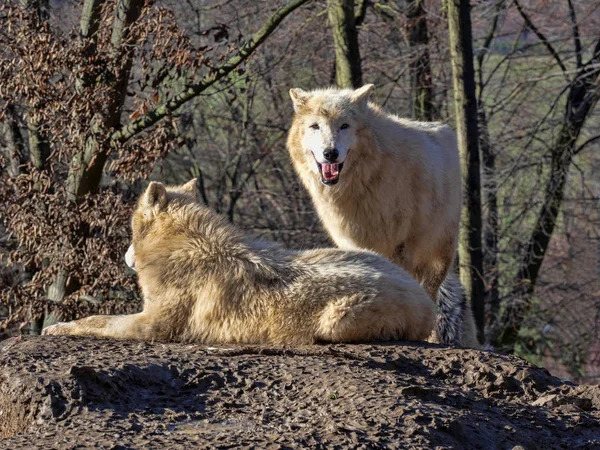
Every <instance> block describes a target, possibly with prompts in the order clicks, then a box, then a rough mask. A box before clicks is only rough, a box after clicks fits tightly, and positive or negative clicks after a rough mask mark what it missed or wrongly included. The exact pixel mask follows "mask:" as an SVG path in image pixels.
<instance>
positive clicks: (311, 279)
mask: <svg viewBox="0 0 600 450" xmlns="http://www.w3.org/2000/svg"><path fill="white" fill-rule="evenodd" d="M194 185H195V180H192V181H191V182H190V183H188V184H185V185H183V186H179V187H174V188H167V187H165V186H163V185H162V184H160V183H155V182H152V183H150V185H149V186H148V188H147V190H146V192H145V193H144V194H143V195H142V196H141V198H140V200H139V203H138V206H137V209H136V210H135V212H134V213H133V218H132V228H133V233H132V235H133V239H132V247H131V249H130V251H128V252H127V261H128V263H129V264H131V265H134V266H135V269H136V270H137V274H138V279H139V284H140V287H141V290H142V292H143V295H144V308H143V311H142V312H141V313H139V314H133V315H123V316H92V317H88V318H86V319H81V320H77V321H74V322H68V323H59V324H56V325H53V326H51V327H49V328H46V329H45V330H44V334H71V335H90V336H101V337H113V338H131V339H143V340H158V341H183V342H197V343H211V344H214V343H246V344H251V343H254V344H258V343H263V344H264V343H268V344H289V345H294V344H296V345H297V344H312V343H315V342H320V341H323V342H355V341H367V340H392V339H407V340H424V339H426V338H427V336H428V335H429V334H430V332H431V330H432V329H433V327H434V321H435V313H434V308H433V304H432V303H431V301H430V300H429V296H428V295H427V293H426V292H425V290H424V289H423V288H422V287H421V286H420V285H419V283H417V282H416V281H415V280H414V279H413V278H412V277H411V276H410V275H409V274H408V273H407V272H405V271H404V270H403V269H401V268H399V267H397V266H396V265H394V264H392V263H391V262H389V261H388V260H386V259H385V258H383V257H381V256H379V255H377V254H375V253H372V252H368V251H343V250H339V249H320V250H312V251H304V252H297V251H291V250H286V249H283V248H281V247H279V246H277V245H275V244H270V243H265V242H262V241H258V240H253V239H249V238H247V237H246V236H244V235H243V234H242V233H241V232H240V231H238V230H237V229H236V228H234V227H233V226H231V225H230V224H229V223H228V222H227V221H226V220H225V218H223V217H221V216H219V215H218V214H216V213H214V212H213V211H211V210H209V209H208V208H206V207H204V206H202V205H201V204H199V203H198V202H197V199H196V198H195V196H194V192H195V190H194Z"/></svg>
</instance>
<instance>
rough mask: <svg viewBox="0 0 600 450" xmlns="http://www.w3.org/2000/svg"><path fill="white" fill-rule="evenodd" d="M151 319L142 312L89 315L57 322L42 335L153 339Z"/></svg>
mask: <svg viewBox="0 0 600 450" xmlns="http://www.w3.org/2000/svg"><path fill="white" fill-rule="evenodd" d="M153 330H154V326H153V321H151V320H150V318H149V317H148V316H147V315H145V314H144V313H139V314H131V315H126V316H91V317H86V318H85V319H80V320H74V321H73V322H59V323H57V324H55V325H51V326H49V327H48V328H44V330H42V334H43V335H71V336H95V337H108V338H116V339H139V340H150V339H153V338H154V336H153V334H154V333H153Z"/></svg>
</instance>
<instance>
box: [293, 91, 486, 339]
mask: <svg viewBox="0 0 600 450" xmlns="http://www.w3.org/2000/svg"><path fill="white" fill-rule="evenodd" d="M372 87H373V85H372V84H369V85H366V86H364V87H362V88H360V89H357V90H348V89H343V90H342V89H335V88H330V89H319V90H315V91H311V92H306V91H304V90H302V89H291V90H290V96H291V98H292V101H293V103H294V119H293V122H292V127H291V129H290V132H289V135H288V141H287V146H288V150H289V152H290V155H291V158H292V162H293V165H294V168H295V169H296V171H297V173H298V175H299V176H300V179H301V180H302V183H303V184H304V186H305V187H306V188H307V189H308V191H309V193H310V195H311V196H312V199H313V202H314V204H315V207H316V209H317V212H318V214H319V216H320V218H321V221H322V222H323V225H324V226H325V228H326V229H327V231H328V233H329V235H330V236H331V238H332V239H333V241H334V242H335V243H336V245H337V246H338V247H340V248H342V249H359V248H362V249H369V250H372V251H375V252H377V253H379V254H381V255H383V256H385V257H387V258H389V259H390V260H391V261H392V262H394V263H396V264H398V265H399V266H401V267H403V268H404V269H406V270H407V271H408V272H410V273H411V274H412V275H413V276H414V277H415V278H416V279H417V280H418V281H419V282H420V283H421V284H422V285H423V287H424V288H425V290H426V291H427V292H428V293H429V295H430V297H431V298H432V299H437V304H438V326H437V331H438V336H437V337H436V338H434V340H440V341H442V342H444V343H447V344H455V345H464V346H474V345H476V338H475V334H474V333H475V331H474V323H473V315H472V312H471V310H470V307H469V305H468V302H466V301H465V298H464V295H463V294H462V289H461V286H460V283H459V282H458V280H456V279H449V280H448V281H446V282H445V286H444V289H442V290H441V291H440V286H441V285H442V282H443V281H444V279H445V278H446V276H447V275H448V273H449V271H450V269H451V267H452V264H453V261H454V258H455V252H456V247H457V239H458V230H459V228H458V227H459V221H460V210H461V201H462V194H461V178H460V161H459V155H458V150H457V146H456V138H455V135H454V133H453V131H452V130H451V129H450V128H449V127H447V126H446V125H443V124H440V123H425V122H413V121H409V120H406V119H401V118H399V117H396V116H393V115H390V114H387V113H386V112H384V111H383V110H382V109H381V108H380V107H378V106H377V105H374V104H373V103H370V102H368V101H367V100H368V95H369V92H370V91H371V88H372Z"/></svg>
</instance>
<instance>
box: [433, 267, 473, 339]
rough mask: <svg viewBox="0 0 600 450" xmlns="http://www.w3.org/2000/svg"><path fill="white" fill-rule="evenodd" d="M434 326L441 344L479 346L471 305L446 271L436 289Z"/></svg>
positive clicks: (456, 280) (452, 275) (462, 290)
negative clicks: (444, 276)
mask: <svg viewBox="0 0 600 450" xmlns="http://www.w3.org/2000/svg"><path fill="white" fill-rule="evenodd" d="M436 328H437V332H438V335H439V339H440V342H441V343H442V344H446V345H452V346H456V347H471V348H478V347H480V345H479V342H478V341H477V336H476V330H475V321H474V320H473V312H472V311H471V306H470V305H469V302H468V300H467V297H466V295H465V291H464V289H463V287H462V285H461V284H460V281H459V280H458V278H457V277H456V275H454V274H453V273H448V275H447V276H446V279H445V280H444V282H443V283H442V285H441V286H440V289H439V291H438V296H437V319H436Z"/></svg>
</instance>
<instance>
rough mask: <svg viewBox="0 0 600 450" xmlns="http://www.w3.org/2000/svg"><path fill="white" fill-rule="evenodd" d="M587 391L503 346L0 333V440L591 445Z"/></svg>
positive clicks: (54, 444) (41, 443) (100, 444)
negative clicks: (240, 342) (231, 342)
mask: <svg viewBox="0 0 600 450" xmlns="http://www.w3.org/2000/svg"><path fill="white" fill-rule="evenodd" d="M599 399H600V389H599V387H598V386H575V385H571V384H568V383H563V382H561V381H560V380H559V379H557V378H554V377H552V376H550V374H548V372H547V371H545V370H544V369H540V368H537V367H535V366H532V365H531V364H529V363H527V362H525V361H523V360H521V359H519V358H516V357H512V356H506V355H501V354H495V353H491V352H484V351H476V350H460V349H451V348H442V347H440V346H435V345H430V344H415V343H405V342H398V343H392V344H387V343H386V344H379V345H371V344H364V345H323V346H312V347H303V348H294V349H292V348H276V347H258V346H219V347H207V346H202V345H184V344H168V345H166V344H155V343H139V342H131V341H114V340H102V339H91V338H75V337H62V336H57V337H52V336H47V337H44V338H41V337H29V338H23V339H21V340H20V341H15V340H10V341H5V342H3V343H0V437H2V438H4V439H0V448H7V449H9V448H10V449H23V448H54V449H67V448H75V447H77V448H147V447H153V448H169V449H178V448H181V449H183V448H190V447H192V448H196V447H212V448H214V447H231V446H238V447H253V446H254V447H260V448H274V449H275V448H312V447H322V448H437V449H462V448H481V449H513V448H515V449H523V450H529V449H538V448H539V449H553V448H568V449H594V448H600V420H599V419H600V401H599Z"/></svg>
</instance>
